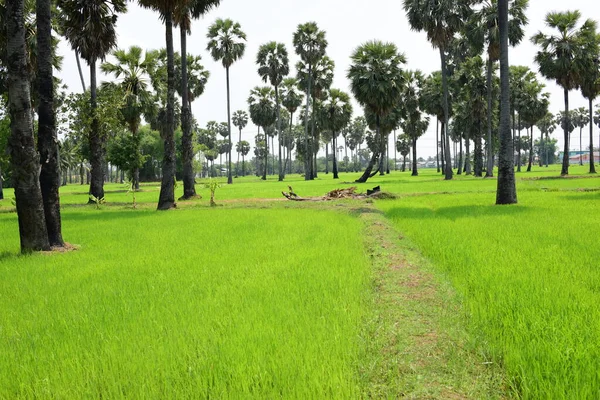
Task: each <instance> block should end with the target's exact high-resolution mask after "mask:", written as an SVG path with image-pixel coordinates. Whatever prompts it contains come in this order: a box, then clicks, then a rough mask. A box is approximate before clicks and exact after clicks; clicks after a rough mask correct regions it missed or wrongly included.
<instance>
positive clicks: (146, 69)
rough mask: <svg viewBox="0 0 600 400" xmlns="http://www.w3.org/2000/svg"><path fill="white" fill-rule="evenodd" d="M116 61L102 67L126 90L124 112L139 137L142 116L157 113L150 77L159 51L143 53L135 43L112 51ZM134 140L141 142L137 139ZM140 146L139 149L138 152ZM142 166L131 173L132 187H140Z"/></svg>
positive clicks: (132, 129) (129, 125)
mask: <svg viewBox="0 0 600 400" xmlns="http://www.w3.org/2000/svg"><path fill="white" fill-rule="evenodd" d="M113 56H114V57H115V59H116V63H110V62H105V63H103V64H102V65H101V66H100V69H101V71H102V72H103V73H105V74H111V75H114V77H115V78H117V79H119V80H120V82H119V85H120V86H121V87H122V89H123V93H125V100H124V104H123V108H122V110H121V114H122V116H123V121H124V122H125V124H126V125H127V128H128V129H129V132H130V133H131V135H132V136H133V137H134V138H136V137H137V135H138V130H139V127H140V124H141V122H142V116H143V115H150V114H153V113H154V110H153V108H154V105H155V102H154V96H153V93H152V91H151V87H150V84H151V82H150V76H151V75H152V73H153V72H154V69H155V67H156V53H154V52H147V53H146V54H145V55H143V50H142V48H141V47H138V46H132V47H130V48H129V50H128V51H125V50H122V49H119V50H116V51H114V52H113ZM133 143H139V141H137V140H134V141H133ZM139 151H140V150H139V148H138V149H137V152H138V153H139ZM140 167H141V165H137V166H134V169H133V170H132V171H129V172H131V174H132V181H133V187H134V189H135V190H139V188H140Z"/></svg>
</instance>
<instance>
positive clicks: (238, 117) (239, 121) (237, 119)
mask: <svg viewBox="0 0 600 400" xmlns="http://www.w3.org/2000/svg"><path fill="white" fill-rule="evenodd" d="M232 120H233V126H235V127H237V128H238V129H239V130H240V140H238V145H236V146H235V148H236V151H237V153H238V160H237V164H238V167H237V168H236V178H237V171H238V169H239V167H240V151H239V150H238V149H239V148H241V147H239V143H241V141H242V129H244V128H245V127H246V125H248V113H247V112H246V111H243V110H238V111H236V112H234V113H233V118H232Z"/></svg>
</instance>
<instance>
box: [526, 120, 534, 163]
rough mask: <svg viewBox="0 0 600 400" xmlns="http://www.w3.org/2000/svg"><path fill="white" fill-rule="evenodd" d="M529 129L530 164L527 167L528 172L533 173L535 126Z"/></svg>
mask: <svg viewBox="0 0 600 400" xmlns="http://www.w3.org/2000/svg"><path fill="white" fill-rule="evenodd" d="M529 129H530V131H529V164H528V165H527V172H531V167H532V164H533V126H532V127H531V128H529Z"/></svg>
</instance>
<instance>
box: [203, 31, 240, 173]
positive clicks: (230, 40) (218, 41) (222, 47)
mask: <svg viewBox="0 0 600 400" xmlns="http://www.w3.org/2000/svg"><path fill="white" fill-rule="evenodd" d="M207 37H208V39H209V41H208V46H207V47H206V49H207V50H208V51H210V54H211V56H212V58H213V59H214V60H215V61H221V63H222V64H223V67H225V73H226V76H227V126H228V129H229V144H230V145H231V100H230V97H229V68H230V67H231V65H232V64H233V63H234V62H236V61H237V60H239V59H240V58H242V57H243V56H244V51H245V50H246V43H245V42H246V34H245V33H244V32H243V31H242V27H241V25H240V24H239V23H237V22H233V21H232V20H230V19H225V20H224V19H217V21H216V22H215V23H214V24H212V25H211V26H210V28H209V29H208V35H207ZM227 183H228V184H231V183H233V176H232V174H231V151H230V152H229V172H228V174H227Z"/></svg>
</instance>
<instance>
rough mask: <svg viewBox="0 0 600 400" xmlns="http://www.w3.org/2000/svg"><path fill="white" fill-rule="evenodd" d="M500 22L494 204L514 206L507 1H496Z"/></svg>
mask: <svg viewBox="0 0 600 400" xmlns="http://www.w3.org/2000/svg"><path fill="white" fill-rule="evenodd" d="M498 15H499V20H500V86H501V94H500V132H499V134H500V135H499V136H500V151H499V155H498V187H497V191H496V204H515V203H516V202H517V187H516V184H515V170H514V167H513V165H514V152H513V143H512V138H511V132H510V86H509V74H510V72H509V68H508V66H509V62H508V0H498Z"/></svg>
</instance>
